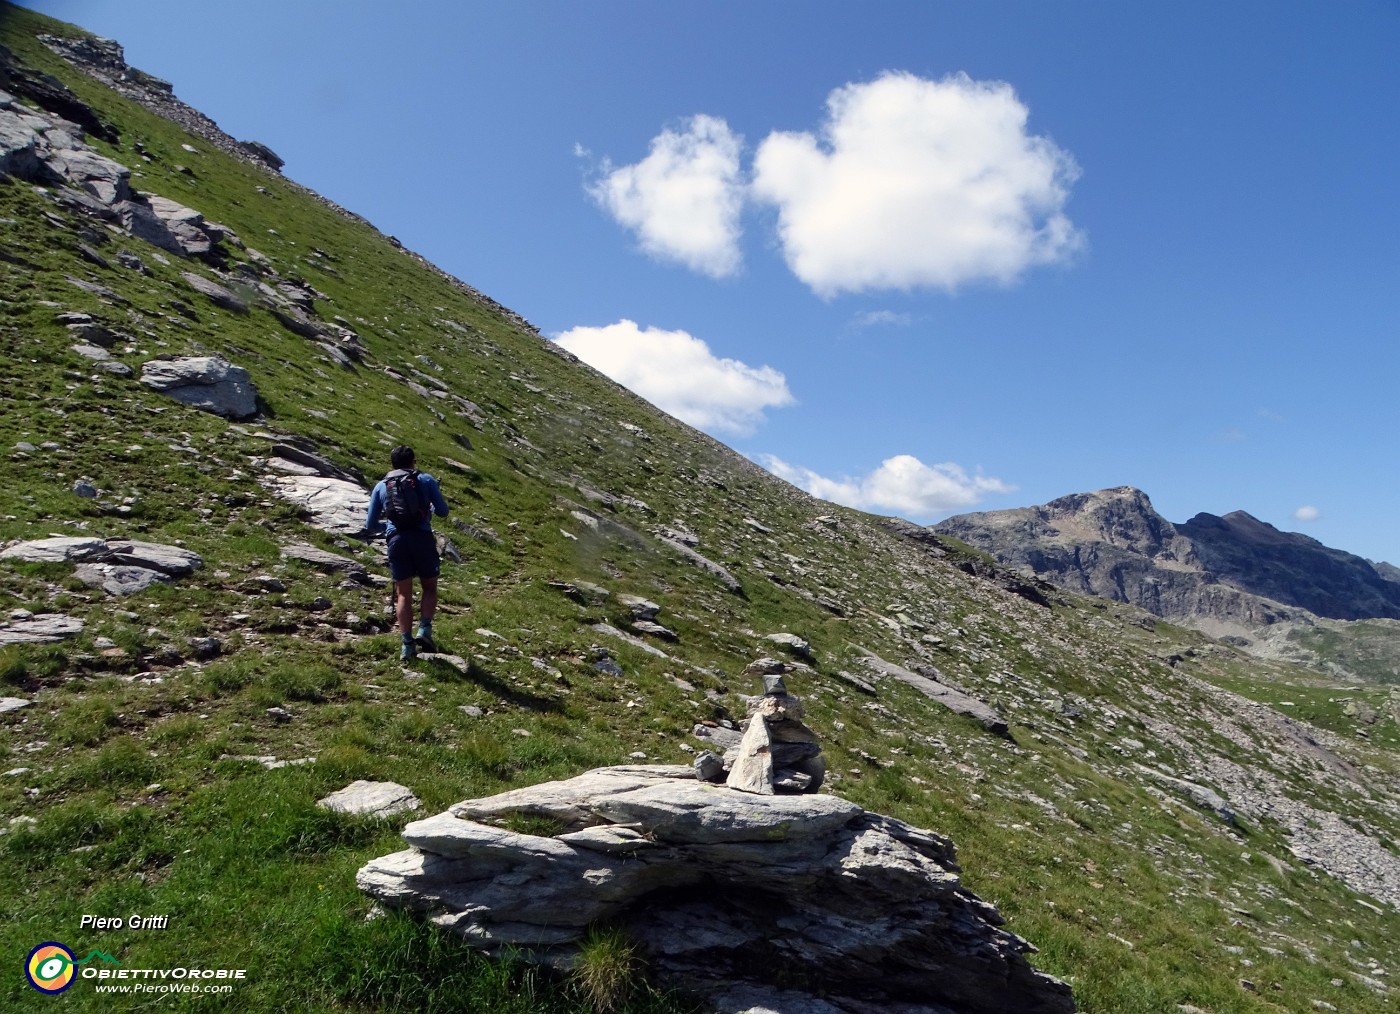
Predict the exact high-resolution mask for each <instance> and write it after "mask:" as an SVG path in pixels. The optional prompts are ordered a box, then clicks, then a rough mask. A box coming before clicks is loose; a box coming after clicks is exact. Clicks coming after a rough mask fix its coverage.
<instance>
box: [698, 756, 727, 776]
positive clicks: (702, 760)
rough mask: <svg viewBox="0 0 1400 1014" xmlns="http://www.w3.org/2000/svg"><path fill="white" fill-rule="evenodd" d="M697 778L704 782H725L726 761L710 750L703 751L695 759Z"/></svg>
mask: <svg viewBox="0 0 1400 1014" xmlns="http://www.w3.org/2000/svg"><path fill="white" fill-rule="evenodd" d="M695 777H696V778H698V779H700V781H702V782H715V783H719V782H723V781H724V778H725V771H724V761H723V760H722V759H721V758H720V757H719V756H718V755H716V754H713V753H711V752H710V751H709V750H702V751H701V752H700V753H699V754H698V755H697V756H696V758H695Z"/></svg>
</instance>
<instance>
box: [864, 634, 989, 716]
mask: <svg viewBox="0 0 1400 1014" xmlns="http://www.w3.org/2000/svg"><path fill="white" fill-rule="evenodd" d="M861 652H862V653H863V654H864V655H865V664H866V665H867V666H868V667H869V668H870V669H871V670H872V671H873V672H876V673H879V674H880V675H882V676H891V677H893V678H894V679H897V680H899V681H900V682H901V683H906V684H908V685H909V686H911V687H913V688H914V689H915V690H917V691H919V693H921V694H923V695H924V696H925V697H927V698H929V699H930V700H933V701H937V702H938V703H939V704H942V705H943V706H944V707H945V708H947V709H948V710H949V711H953V712H956V713H957V714H959V715H966V716H968V717H969V718H975V719H976V720H977V721H979V722H981V723H982V725H983V727H984V728H986V729H987V731H989V732H994V733H996V734H997V735H998V736H1010V728H1009V727H1008V726H1007V724H1006V719H1005V718H1003V717H1002V716H1001V715H999V714H997V713H996V712H995V711H994V710H992V708H991V707H990V706H988V705H987V704H985V703H983V702H982V701H979V700H977V699H976V698H975V697H969V696H968V695H967V694H964V693H961V692H959V691H957V690H954V689H953V688H952V687H947V686H944V685H943V684H942V683H938V682H936V681H935V680H932V679H929V678H928V677H927V676H921V675H919V674H918V673H916V672H911V671H910V670H908V669H905V668H904V667H903V666H898V665H894V664H893V663H891V662H886V661H885V660H884V659H883V658H881V657H880V656H879V655H876V654H875V653H874V652H873V651H866V650H865V649H864V648H862V649H861Z"/></svg>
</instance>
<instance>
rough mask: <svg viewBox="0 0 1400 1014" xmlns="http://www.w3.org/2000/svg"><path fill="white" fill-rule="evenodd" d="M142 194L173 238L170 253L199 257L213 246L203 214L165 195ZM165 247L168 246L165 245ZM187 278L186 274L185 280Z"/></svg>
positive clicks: (212, 239)
mask: <svg viewBox="0 0 1400 1014" xmlns="http://www.w3.org/2000/svg"><path fill="white" fill-rule="evenodd" d="M143 196H144V197H145V199H146V204H147V206H148V207H150V209H151V212H152V213H153V214H154V215H155V217H156V218H157V220H159V221H160V223H161V224H162V225H163V226H164V227H165V229H166V232H167V233H169V235H170V236H172V237H173V238H174V241H175V247H176V248H175V249H173V250H171V252H172V253H181V254H184V255H185V256H187V257H201V256H203V255H205V254H207V253H209V251H210V250H211V249H212V248H213V245H214V238H213V236H212V235H211V234H210V230H209V229H208V228H207V227H206V223H205V221H204V216H203V215H201V214H200V213H199V212H198V211H195V210H194V209H193V208H187V207H185V206H184V205H183V204H180V203H178V202H176V201H172V200H170V199H169V198H167V197H160V196H158V195H156V194H145V195H143ZM157 245H161V244H157ZM166 249H170V247H169V246H167V247H166ZM188 280H189V278H188V276H186V281H188ZM201 291H202V290H201ZM206 294H207V293H206Z"/></svg>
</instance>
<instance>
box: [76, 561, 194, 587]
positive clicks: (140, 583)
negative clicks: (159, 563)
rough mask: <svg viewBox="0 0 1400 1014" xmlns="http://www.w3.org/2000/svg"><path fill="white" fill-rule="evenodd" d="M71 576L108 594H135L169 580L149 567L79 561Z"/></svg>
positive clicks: (168, 577)
mask: <svg viewBox="0 0 1400 1014" xmlns="http://www.w3.org/2000/svg"><path fill="white" fill-rule="evenodd" d="M73 576H74V577H76V578H77V579H78V580H79V581H82V582H83V583H84V584H90V585H92V586H94V587H96V588H101V589H102V590H103V591H104V592H106V593H107V594H108V595H135V594H137V593H138V592H143V591H145V590H146V589H147V588H149V587H151V585H153V584H155V583H157V582H158V581H169V580H170V575H168V574H163V573H161V572H160V571H158V570H151V569H150V568H149V567H135V566H121V565H118V564H112V563H80V564H78V566H77V567H76V568H74V570H73Z"/></svg>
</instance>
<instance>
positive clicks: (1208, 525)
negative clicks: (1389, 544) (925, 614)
mask: <svg viewBox="0 0 1400 1014" xmlns="http://www.w3.org/2000/svg"><path fill="white" fill-rule="evenodd" d="M933 530H934V531H935V532H937V533H939V534H943V535H950V536H953V537H954V538H957V539H960V540H961V541H963V542H966V543H967V544H968V545H970V546H974V547H976V548H977V549H981V550H984V551H986V552H988V553H991V554H992V555H993V556H995V557H996V558H997V559H998V560H1000V561H1001V562H1002V563H1004V564H1006V565H1008V566H1010V567H1013V568H1015V569H1017V570H1019V571H1021V572H1023V573H1027V574H1032V575H1034V576H1035V577H1037V578H1039V579H1041V580H1045V581H1049V582H1052V583H1054V584H1056V585H1058V586H1060V587H1062V588H1065V589H1068V590H1071V591H1075V592H1079V593H1082V594H1088V595H1098V596H1102V597H1105V598H1110V599H1114V600H1116V601H1119V602H1129V603H1132V604H1133V605H1136V606H1138V607H1140V608H1142V609H1145V610H1147V611H1148V612H1150V613H1153V614H1155V615H1157V616H1161V617H1163V618H1165V619H1169V620H1172V621H1174V622H1180V623H1185V624H1187V625H1190V626H1195V627H1198V628H1200V629H1202V630H1205V631H1207V632H1208V633H1212V634H1215V635H1217V636H1234V637H1238V638H1244V639H1246V640H1248V639H1252V638H1253V637H1254V636H1256V634H1257V632H1258V631H1259V630H1261V629H1262V628H1266V627H1269V626H1271V625H1274V624H1301V625H1309V624H1311V623H1313V622H1315V620H1316V619H1317V618H1323V619H1334V620H1358V619H1363V618H1387V619H1394V618H1397V617H1400V583H1397V582H1396V581H1393V580H1391V579H1389V578H1388V577H1387V576H1386V573H1387V572H1386V571H1385V570H1384V565H1382V567H1380V568H1378V567H1376V566H1373V565H1372V564H1371V563H1370V562H1369V561H1367V560H1363V559H1361V558H1360V557H1357V556H1353V555H1351V554H1349V553H1344V552H1341V551H1339V550H1335V549H1329V548H1328V547H1326V546H1324V545H1322V544H1321V543H1320V542H1318V541H1316V540H1315V539H1311V538H1308V537H1307V536H1305V535H1299V534H1296V533H1287V532H1280V531H1279V530H1278V529H1276V528H1274V527H1273V526H1272V525H1268V524H1265V523H1264V522H1262V521H1259V520H1258V519H1256V518H1253V517H1251V516H1250V515H1248V514H1246V513H1245V512H1243V511H1235V512H1233V513H1231V514H1227V515H1225V516H1224V517H1216V516H1214V515H1212V514H1204V513H1202V514H1197V515H1196V516H1195V517H1193V518H1192V519H1191V520H1189V521H1187V522H1184V523H1182V524H1173V523H1171V522H1169V521H1167V520H1166V519H1165V518H1163V517H1162V516H1161V515H1159V514H1158V513H1157V512H1156V510H1154V509H1153V507H1152V503H1151V501H1150V500H1149V499H1148V498H1147V495H1146V494H1145V493H1143V492H1142V491H1141V490H1137V489H1133V488H1132V487H1128V486H1122V487H1116V488H1113V489H1105V490H1099V491H1098V492H1094V493H1078V494H1073V495H1070V496H1064V497H1060V498H1059V499H1057V500H1052V501H1051V502H1050V503H1047V504H1044V505H1041V506H1037V507H1024V508H1017V509H1013V510H1003V511H988V512H984V513H978V514H963V515H959V516H956V517H952V518H948V519H946V520H944V521H940V522H939V523H938V524H937V525H935V526H933Z"/></svg>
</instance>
